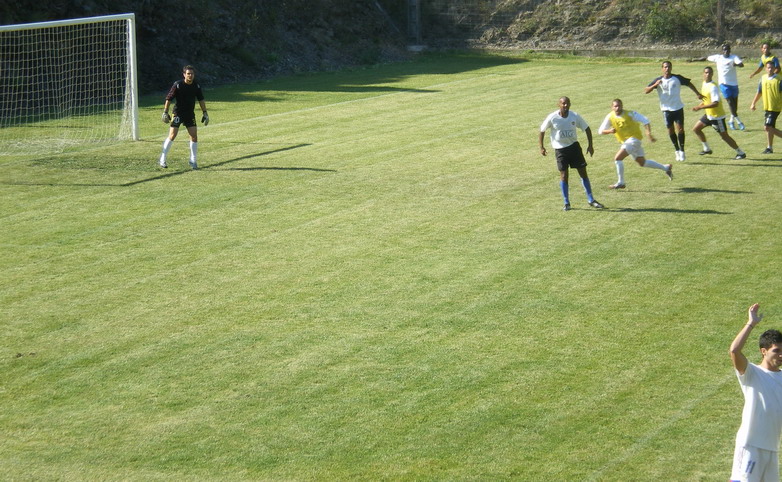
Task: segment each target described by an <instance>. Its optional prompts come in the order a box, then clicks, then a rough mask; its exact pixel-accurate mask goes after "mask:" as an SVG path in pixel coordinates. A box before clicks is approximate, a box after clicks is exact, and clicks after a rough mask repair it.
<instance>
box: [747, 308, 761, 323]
mask: <svg viewBox="0 0 782 482" xmlns="http://www.w3.org/2000/svg"><path fill="white" fill-rule="evenodd" d="M759 309H760V304H758V303H755V304H754V305H752V306H750V307H749V321H747V323H748V324H751V325H753V326H754V325H757V324H758V323H760V322H761V321H762V320H763V314H761V313H758V310H759Z"/></svg>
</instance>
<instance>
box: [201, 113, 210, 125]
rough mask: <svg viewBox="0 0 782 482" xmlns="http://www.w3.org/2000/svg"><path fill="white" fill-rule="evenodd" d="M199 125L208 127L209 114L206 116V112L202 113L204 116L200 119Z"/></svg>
mask: <svg viewBox="0 0 782 482" xmlns="http://www.w3.org/2000/svg"><path fill="white" fill-rule="evenodd" d="M201 123H202V124H203V125H205V126H208V125H209V114H207V113H206V111H204V116H203V117H201Z"/></svg>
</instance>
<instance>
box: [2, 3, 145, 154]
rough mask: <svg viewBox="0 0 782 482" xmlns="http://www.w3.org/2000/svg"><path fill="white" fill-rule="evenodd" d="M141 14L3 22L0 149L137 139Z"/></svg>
mask: <svg viewBox="0 0 782 482" xmlns="http://www.w3.org/2000/svg"><path fill="white" fill-rule="evenodd" d="M135 31H136V28H135V15H134V14H132V13H129V14H122V15H107V16H101V17H90V18H78V19H71V20H60V21H53V22H39V23H28V24H20V25H2V26H0V155H3V154H22V153H35V154H37V153H45V152H63V151H65V150H67V149H69V148H72V147H77V148H81V147H83V146H84V145H89V144H94V143H100V142H108V141H120V140H138V139H139V133H138V85H137V73H136V34H135Z"/></svg>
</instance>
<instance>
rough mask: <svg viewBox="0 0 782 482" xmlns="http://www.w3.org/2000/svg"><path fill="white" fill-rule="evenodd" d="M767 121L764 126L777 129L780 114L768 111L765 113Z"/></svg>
mask: <svg viewBox="0 0 782 482" xmlns="http://www.w3.org/2000/svg"><path fill="white" fill-rule="evenodd" d="M764 117H765V120H764V122H763V125H764V126H768V127H776V126H777V117H779V112H776V111H773V110H767V111H766V112H765V115H764Z"/></svg>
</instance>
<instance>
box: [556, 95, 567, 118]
mask: <svg viewBox="0 0 782 482" xmlns="http://www.w3.org/2000/svg"><path fill="white" fill-rule="evenodd" d="M557 105H558V106H559V112H560V113H561V114H564V113H566V112H569V111H570V97H567V96H564V95H563V96H562V97H560V98H559V102H558V103H557Z"/></svg>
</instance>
